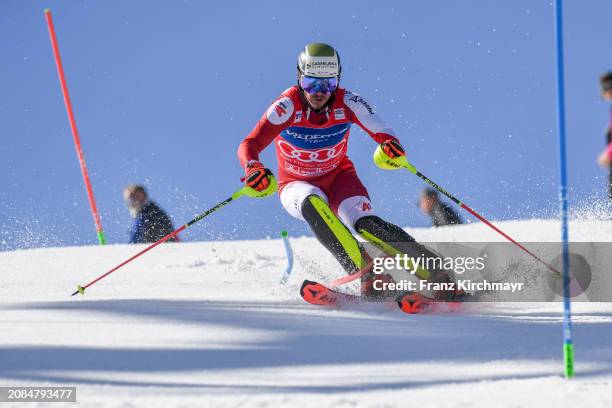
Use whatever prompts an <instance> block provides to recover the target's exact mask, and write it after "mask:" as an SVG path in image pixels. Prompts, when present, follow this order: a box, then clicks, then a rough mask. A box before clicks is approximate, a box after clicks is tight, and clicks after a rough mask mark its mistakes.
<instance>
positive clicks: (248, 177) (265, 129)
mask: <svg viewBox="0 0 612 408" xmlns="http://www.w3.org/2000/svg"><path fill="white" fill-rule="evenodd" d="M293 111H294V108H293V102H292V101H291V98H289V97H288V96H286V95H281V96H280V97H279V98H277V99H276V101H274V103H272V105H270V107H269V108H268V109H267V110H266V112H265V113H264V114H263V116H262V117H261V119H259V122H257V125H255V128H253V130H252V131H251V133H249V135H248V136H247V137H246V138H245V139H244V140H243V141H242V143H240V146H238V152H237V155H238V160H239V161H240V164H241V165H242V167H243V168H244V173H245V177H244V178H243V181H245V183H246V184H247V185H248V186H249V187H251V188H253V189H255V190H257V191H263V190H265V189H266V188H268V184H267V180H269V178H268V177H267V176H268V175H271V174H272V172H271V171H270V170H269V169H268V168H266V167H265V166H264V165H263V164H262V163H261V162H259V153H261V152H262V151H263V150H264V149H265V148H266V147H268V145H269V144H270V143H272V141H273V140H274V139H275V138H276V136H278V134H279V133H280V132H281V131H282V130H284V129H285V128H287V127H289V124H290V123H291V119H292V118H293V113H294V112H293Z"/></svg>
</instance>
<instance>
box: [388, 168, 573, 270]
mask: <svg viewBox="0 0 612 408" xmlns="http://www.w3.org/2000/svg"><path fill="white" fill-rule="evenodd" d="M401 158H402V159H403V160H401V161H400V162H399V163H400V164H399V165H400V166H401V167H404V168H406V169H408V170H409V171H410V172H411V173H412V174H414V175H416V176H417V177H419V178H420V179H421V180H423V181H425V182H426V183H427V184H429V185H430V186H432V187H433V188H435V189H436V190H438V191H439V192H441V193H442V194H444V195H445V196H447V197H448V198H450V199H451V200H452V201H453V202H454V203H455V204H457V205H458V206H459V207H461V208H463V209H464V210H466V211H467V212H469V213H470V214H472V215H473V216H474V217H476V218H478V219H479V220H480V221H482V222H484V223H485V224H486V225H487V226H489V227H490V228H491V229H493V230H494V231H495V232H497V233H498V234H500V235H501V236H503V237H504V238H506V239H507V240H508V241H510V242H512V243H513V244H514V245H516V246H517V247H519V248H521V249H522V250H523V251H525V252H526V253H527V254H529V255H530V256H531V257H533V258H534V259H535V260H537V261H538V262H540V263H541V264H542V265H544V266H546V267H547V268H548V269H549V270H550V271H551V272H553V273H555V275H557V276H561V273H560V272H559V271H558V270H557V269H555V268H553V267H552V266H551V265H549V264H548V263H547V262H545V261H544V260H542V259H541V258H540V257H539V256H537V255H536V254H534V253H533V252H531V251H530V250H529V249H527V248H525V246H524V245H522V244H521V243H519V242H517V241H516V240H515V239H514V238H512V237H511V236H510V235H508V234H506V233H505V232H504V231H502V230H500V229H499V228H498V227H496V226H495V225H493V223H491V222H490V221H489V220H487V219H486V218H485V217H483V216H482V215H480V214H478V213H477V212H476V211H474V210H473V209H471V208H470V207H468V206H467V204H465V203H462V202H461V201H459V199H457V197H455V196H454V195H452V194H451V193H449V192H448V191H446V190H445V189H443V188H442V187H440V186H439V185H438V184H436V183H435V182H433V181H432V180H431V179H430V178H429V177H427V176H425V175H424V174H423V173H421V172H420V171H418V170H417V169H416V167H414V166H413V165H412V164H411V163H410V162H408V160H407V159H406V157H405V156H401Z"/></svg>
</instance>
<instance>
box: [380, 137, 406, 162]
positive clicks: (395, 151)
mask: <svg viewBox="0 0 612 408" xmlns="http://www.w3.org/2000/svg"><path fill="white" fill-rule="evenodd" d="M380 148H381V149H382V151H383V152H384V153H385V154H386V155H387V156H389V158H391V159H397V158H398V157H400V156H405V155H406V152H405V151H404V148H403V147H402V145H401V144H400V143H399V142H398V141H397V140H393V139H389V140H387V141H385V142H382V143H381V144H380Z"/></svg>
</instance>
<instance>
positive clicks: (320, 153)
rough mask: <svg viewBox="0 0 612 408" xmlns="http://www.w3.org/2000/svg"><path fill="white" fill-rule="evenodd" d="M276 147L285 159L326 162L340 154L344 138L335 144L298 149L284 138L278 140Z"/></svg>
mask: <svg viewBox="0 0 612 408" xmlns="http://www.w3.org/2000/svg"><path fill="white" fill-rule="evenodd" d="M278 148H279V151H280V153H281V154H282V155H283V156H284V157H285V158H287V159H294V160H297V161H300V162H302V163H327V162H329V161H330V160H332V159H335V158H337V157H339V156H341V155H342V153H343V152H344V150H345V148H346V140H342V141H341V142H340V143H338V144H337V145H335V146H330V147H324V148H321V149H299V148H297V147H295V146H293V145H292V144H290V143H287V142H285V141H284V140H279V141H278Z"/></svg>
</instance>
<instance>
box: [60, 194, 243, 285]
mask: <svg viewBox="0 0 612 408" xmlns="http://www.w3.org/2000/svg"><path fill="white" fill-rule="evenodd" d="M246 188H248V187H243V188H241V189H240V190H238V191H236V192H235V193H234V194H232V196H231V197H229V198H227V199H225V200H223V201H221V202H220V203H219V204H217V205H215V206H214V207H212V208H211V209H209V210H206V211H204V212H203V213H202V214H200V215H198V216H197V217H195V218H194V219H192V220H191V221H189V222H188V223H187V224H184V225H182V226H181V227H180V228H178V229H177V230H175V231H173V232H171V233H170V234H168V235H166V236H165V237H163V238H162V239H160V240H159V241H157V242H155V243H153V244H151V245H149V246H148V247H146V248H145V249H143V250H142V251H140V252H138V253H137V254H135V255H133V256H132V257H131V258H129V259H127V260H125V261H123V262H121V263H120V264H119V265H117V266H115V267H114V268H112V269H111V270H109V271H108V272H106V273H105V274H103V275H101V276H99V277H97V278H96V279H94V280H92V281H91V282H89V283H88V284H86V285H83V286H80V285H79V286H77V290H75V291H74V293H73V294H72V295H70V296H74V295H76V294H77V293H80V294H81V295H84V294H85V289H87V288H88V287H90V286H92V285H93V284H95V283H96V282H98V281H100V280H102V279H104V278H105V277H107V276H108V275H110V274H111V273H113V272H115V271H116V270H117V269H119V268H121V267H123V266H124V265H126V264H128V263H130V262H132V261H133V260H134V259H136V258H138V257H139V256H140V255H143V254H144V253H146V252H148V251H150V250H151V249H153V248H155V247H156V246H158V245H159V244H161V243H164V242H166V241H167V240H169V239H170V238H172V237H174V236H176V235H177V234H178V233H180V232H181V231H183V230H186V229H187V228H189V227H191V226H192V225H193V224H195V223H196V222H198V221H200V220H201V219H202V218H204V217H206V216H208V215H210V214H212V213H213V212H215V211H217V210H218V209H220V208H222V207H225V206H226V205H228V204H229V203H231V202H232V201H234V200H235V199H237V198H239V197H241V196H242V195H243V194H245V189H246Z"/></svg>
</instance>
